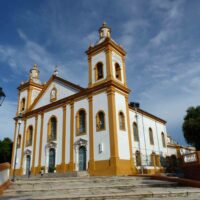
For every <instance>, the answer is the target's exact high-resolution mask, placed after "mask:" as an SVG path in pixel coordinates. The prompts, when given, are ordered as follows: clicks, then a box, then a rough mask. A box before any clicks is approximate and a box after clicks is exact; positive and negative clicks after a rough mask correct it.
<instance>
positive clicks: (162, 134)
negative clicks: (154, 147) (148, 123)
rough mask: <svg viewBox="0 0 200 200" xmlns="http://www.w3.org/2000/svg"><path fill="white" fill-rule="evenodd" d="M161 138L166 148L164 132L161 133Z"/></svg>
mask: <svg viewBox="0 0 200 200" xmlns="http://www.w3.org/2000/svg"><path fill="white" fill-rule="evenodd" d="M161 137H162V144H163V147H166V142H165V134H164V133H163V132H162V133H161Z"/></svg>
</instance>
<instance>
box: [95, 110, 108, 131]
mask: <svg viewBox="0 0 200 200" xmlns="http://www.w3.org/2000/svg"><path fill="white" fill-rule="evenodd" d="M100 112H102V113H103V114H104V128H100V127H98V125H99V123H100V119H99V113H100ZM105 130H106V114H105V112H104V111H103V110H99V111H98V112H97V114H96V132H100V131H105Z"/></svg>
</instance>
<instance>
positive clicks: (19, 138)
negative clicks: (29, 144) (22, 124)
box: [17, 134, 22, 148]
mask: <svg viewBox="0 0 200 200" xmlns="http://www.w3.org/2000/svg"><path fill="white" fill-rule="evenodd" d="M21 139H22V136H21V134H19V135H18V138H17V148H20V147H21Z"/></svg>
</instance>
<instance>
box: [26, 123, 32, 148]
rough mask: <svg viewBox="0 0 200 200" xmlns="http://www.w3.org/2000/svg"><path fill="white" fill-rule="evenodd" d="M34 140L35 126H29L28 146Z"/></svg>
mask: <svg viewBox="0 0 200 200" xmlns="http://www.w3.org/2000/svg"><path fill="white" fill-rule="evenodd" d="M32 141H33V127H32V126H29V127H28V130H27V135H26V146H31V145H32Z"/></svg>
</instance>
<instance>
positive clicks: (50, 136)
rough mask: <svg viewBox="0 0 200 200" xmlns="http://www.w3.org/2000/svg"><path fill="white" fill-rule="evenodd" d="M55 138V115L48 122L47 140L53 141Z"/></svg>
mask: <svg viewBox="0 0 200 200" xmlns="http://www.w3.org/2000/svg"><path fill="white" fill-rule="evenodd" d="M56 138H57V119H56V117H55V116H53V117H51V119H50V120H49V123H48V141H49V142H50V141H54V140H56Z"/></svg>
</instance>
